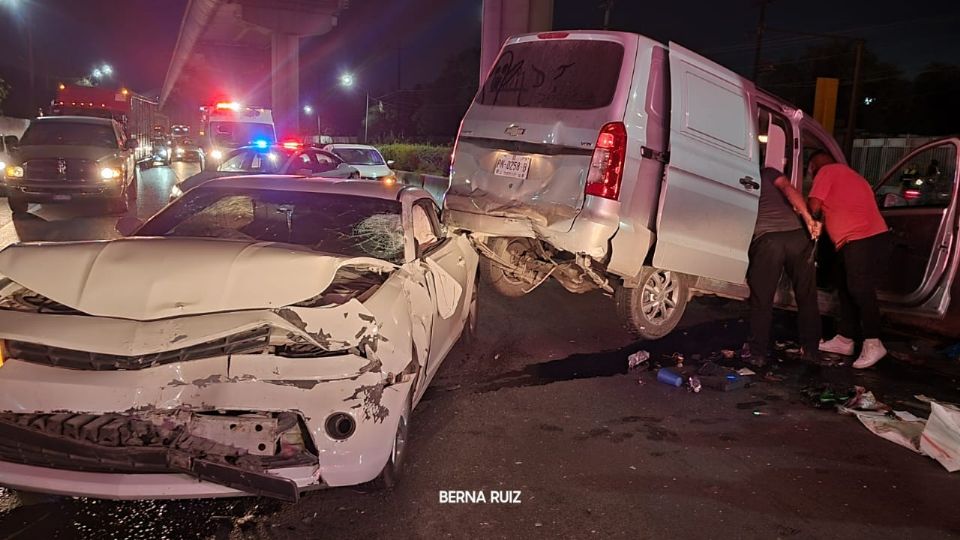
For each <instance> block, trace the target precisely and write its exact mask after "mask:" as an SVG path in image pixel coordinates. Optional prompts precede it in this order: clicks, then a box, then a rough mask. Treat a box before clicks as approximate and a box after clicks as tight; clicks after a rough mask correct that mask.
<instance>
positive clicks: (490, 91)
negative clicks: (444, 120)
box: [480, 51, 574, 107]
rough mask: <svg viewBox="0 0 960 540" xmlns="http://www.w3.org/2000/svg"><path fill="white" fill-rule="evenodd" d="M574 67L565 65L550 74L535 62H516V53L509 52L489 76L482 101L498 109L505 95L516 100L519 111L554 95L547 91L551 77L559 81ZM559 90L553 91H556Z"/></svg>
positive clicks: (482, 94)
mask: <svg viewBox="0 0 960 540" xmlns="http://www.w3.org/2000/svg"><path fill="white" fill-rule="evenodd" d="M573 65H574V64H572V63H570V64H564V65H561V66H558V67H556V68H555V69H553V70H550V73H548V71H546V70H544V69H541V68H540V67H538V66H537V65H536V64H534V63H532V62H527V61H526V60H516V57H515V56H514V53H513V51H507V52H505V53H504V54H503V56H501V57H500V60H499V61H498V62H497V65H496V66H494V68H493V70H492V71H491V72H490V78H489V79H488V80H487V84H486V85H485V86H484V88H483V89H482V90H481V92H482V93H481V97H480V99H481V101H482V102H484V103H489V104H491V105H497V104H498V102H499V101H500V98H501V95H502V94H513V95H515V96H516V99H515V100H511V101H515V104H516V105H517V106H520V107H525V106H529V105H531V104H532V103H533V102H535V101H536V100H537V98H536V96H537V94H542V93H544V92H549V91H551V90H550V89H547V88H544V85H545V84H546V82H547V78H548V76H550V75H552V76H551V77H550V79H551V80H553V81H556V80H558V79H560V78H561V77H563V76H564V74H566V73H567V70H568V69H570V68H571V67H572V66H573ZM555 90H556V87H554V88H553V91H555Z"/></svg>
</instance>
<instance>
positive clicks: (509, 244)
mask: <svg viewBox="0 0 960 540" xmlns="http://www.w3.org/2000/svg"><path fill="white" fill-rule="evenodd" d="M487 247H488V248H490V250H491V251H493V252H494V254H496V256H497V257H498V258H500V259H502V260H504V261H511V262H512V261H516V260H517V259H518V258H519V256H520V255H522V254H523V253H525V252H527V251H531V250H532V249H533V247H532V246H531V245H530V240H528V239H526V238H494V239H492V240H489V241H488V242H487ZM480 275H481V276H482V277H483V280H484V281H485V282H486V283H487V284H488V285H490V286H491V287H492V288H493V290H495V291H497V292H498V293H500V294H501V295H503V296H508V297H511V298H517V297H520V296H523V295H525V294H527V291H529V290H530V289H531V288H532V287H533V283H528V282H527V281H524V280H520V279H517V278H516V277H514V276H512V275H510V274H509V273H508V272H506V271H504V269H503V268H501V267H500V266H499V265H497V264H496V263H494V262H493V261H491V260H490V259H488V258H486V257H481V258H480Z"/></svg>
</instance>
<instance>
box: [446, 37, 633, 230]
mask: <svg viewBox="0 0 960 540" xmlns="http://www.w3.org/2000/svg"><path fill="white" fill-rule="evenodd" d="M636 49H637V36H635V35H631V34H620V33H612V32H549V33H545V34H533V35H526V36H519V37H515V38H511V39H510V40H508V41H507V43H506V44H505V45H504V48H503V50H502V51H501V52H500V56H499V57H498V59H497V62H496V63H495V64H494V66H493V68H492V69H491V71H490V74H489V75H488V77H487V79H486V81H485V82H484V84H483V86H482V87H481V88H480V91H479V92H478V94H477V96H476V98H475V100H474V102H473V104H472V105H471V106H470V109H469V110H468V111H467V114H466V115H465V116H464V119H463V123H462V124H461V127H460V133H459V135H458V137H457V144H456V147H455V151H454V157H453V165H452V167H451V180H450V182H451V185H450V189H449V191H448V193H447V198H446V202H445V206H446V208H448V209H452V210H454V211H459V212H469V213H473V214H485V215H493V216H503V217H511V218H517V219H521V220H529V221H530V222H532V223H534V224H536V225H538V226H542V227H548V228H550V229H552V230H556V231H567V230H570V228H571V226H572V224H573V218H575V217H576V215H577V214H578V213H579V211H580V209H581V208H582V206H583V202H584V187H585V184H586V177H587V172H588V170H589V168H590V160H591V156H592V154H593V150H594V146H595V145H596V142H597V137H598V135H599V132H600V129H601V128H602V127H603V126H604V124H606V123H608V122H622V121H623V115H624V110H625V107H626V103H627V99H628V96H629V92H630V83H631V79H632V76H633V66H634V61H635V58H636Z"/></svg>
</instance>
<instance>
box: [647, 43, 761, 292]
mask: <svg viewBox="0 0 960 540" xmlns="http://www.w3.org/2000/svg"><path fill="white" fill-rule="evenodd" d="M670 87H671V89H670V92H671V96H670V97H671V113H670V162H669V163H668V164H667V167H666V174H665V178H664V184H663V188H662V189H661V191H660V208H659V214H658V222H657V244H656V251H655V252H654V257H653V264H654V266H656V267H657V268H663V269H667V270H675V271H679V272H683V273H686V274H691V275H695V276H704V277H709V278H714V279H720V280H723V281H729V282H732V283H743V282H744V278H745V277H746V272H747V265H748V260H747V251H748V250H749V247H750V240H751V238H752V237H753V229H754V225H755V224H756V219H757V203H758V200H759V198H760V158H759V151H758V148H757V134H756V128H755V122H754V120H753V119H754V118H756V112H755V110H754V105H753V99H752V96H751V95H750V93H751V91H752V88H753V86H752V85H751V84H750V83H749V82H747V81H745V80H744V79H742V78H741V77H739V76H738V75H736V74H734V73H733V72H730V71H727V70H726V69H724V68H722V67H720V66H718V65H716V64H714V63H713V62H710V61H709V60H706V59H704V58H701V57H700V56H698V55H696V54H694V53H693V52H691V51H688V50H686V49H684V48H682V47H679V46H678V45H676V44H675V43H670Z"/></svg>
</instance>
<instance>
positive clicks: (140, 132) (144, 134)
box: [50, 84, 169, 160]
mask: <svg viewBox="0 0 960 540" xmlns="http://www.w3.org/2000/svg"><path fill="white" fill-rule="evenodd" d="M50 114H51V115H54V116H67V115H73V116H94V117H98V118H112V119H113V120H116V121H117V122H119V123H120V124H121V125H122V126H123V129H124V132H125V133H126V135H127V137H132V138H135V139H137V140H138V141H139V142H140V143H141V144H140V145H139V147H138V148H137V153H136V156H137V159H138V160H140V159H143V158H144V157H146V156H147V154H148V153H149V152H150V145H149V144H148V141H150V138H151V136H153V134H154V132H155V128H157V127H160V128H161V129H163V130H166V128H167V125H168V124H169V121H168V120H167V117H166V116H164V115H163V114H161V113H160V109H159V105H158V103H157V101H156V100H152V99H150V98H148V97H146V96H142V95H140V94H137V93H134V92H131V91H130V90H128V89H126V88H116V89H114V88H104V87H101V86H80V85H73V84H60V86H59V87H58V88H57V95H56V97H55V98H54V100H53V103H52V105H51V107H50Z"/></svg>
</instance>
